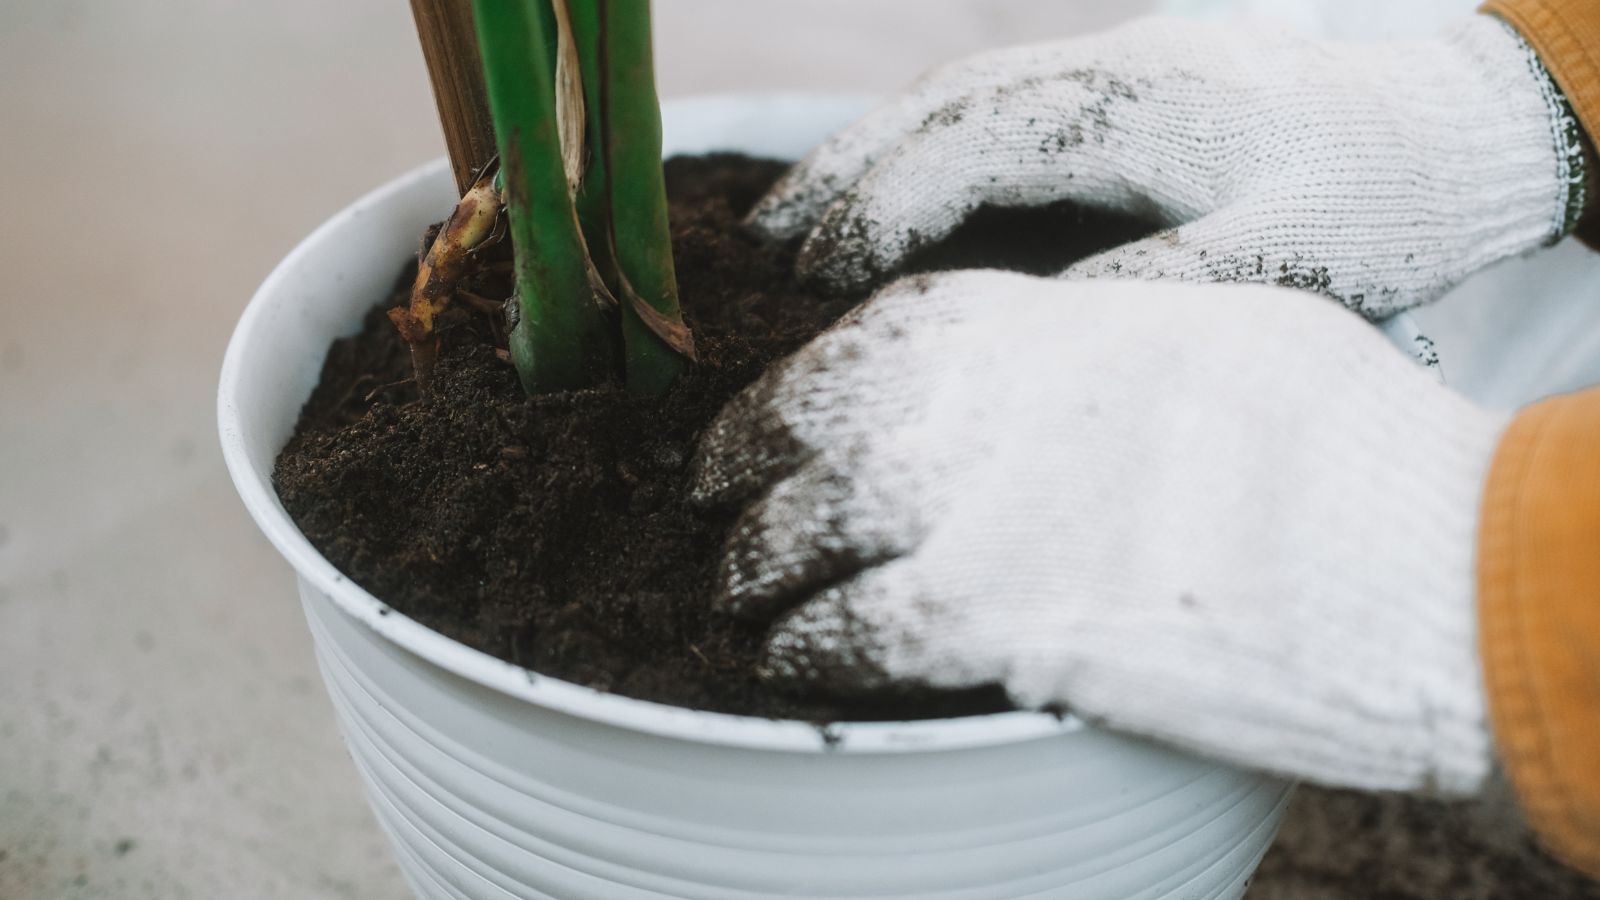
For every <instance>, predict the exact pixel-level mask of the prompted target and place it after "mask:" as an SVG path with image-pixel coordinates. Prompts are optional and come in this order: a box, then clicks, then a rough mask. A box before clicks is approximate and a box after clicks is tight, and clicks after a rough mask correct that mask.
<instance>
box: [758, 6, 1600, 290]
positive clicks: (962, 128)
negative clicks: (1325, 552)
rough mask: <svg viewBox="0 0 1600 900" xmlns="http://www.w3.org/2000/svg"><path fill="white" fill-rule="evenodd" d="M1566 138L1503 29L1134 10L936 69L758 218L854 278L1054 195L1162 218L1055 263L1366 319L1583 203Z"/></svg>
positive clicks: (1573, 142)
mask: <svg viewBox="0 0 1600 900" xmlns="http://www.w3.org/2000/svg"><path fill="white" fill-rule="evenodd" d="M1582 167H1583V152H1582V145H1581V137H1580V132H1579V130H1578V126H1577V124H1576V122H1575V121H1574V120H1573V119H1572V117H1571V115H1570V111H1568V110H1566V106H1565V103H1564V101H1562V100H1561V99H1560V94H1559V92H1558V90H1557V89H1556V88H1555V87H1554V85H1553V83H1552V82H1551V80H1550V77H1549V75H1548V74H1547V73H1546V72H1545V70H1544V68H1543V66H1542V65H1541V64H1540V63H1539V61H1538V59H1537V57H1535V56H1534V54H1533V53H1532V51H1531V50H1529V49H1528V47H1527V45H1526V44H1524V43H1523V41H1522V40H1521V38H1519V37H1518V36H1517V35H1516V34H1515V33H1514V32H1512V31H1511V30H1510V29H1509V28H1508V27H1506V26H1505V25H1503V24H1501V23H1500V22H1498V21H1497V20H1494V19H1491V18H1489V17H1487V16H1474V17H1472V18H1470V19H1469V20H1467V21H1465V22H1463V23H1461V24H1460V25H1459V26H1457V27H1456V28H1455V29H1454V30H1452V31H1450V32H1449V33H1448V34H1446V35H1444V36H1443V37H1441V38H1440V39H1438V40H1435V41H1429V42H1408V43H1392V44H1375V45H1358V44H1336V43H1324V42H1319V41H1314V40H1310V39H1307V38H1304V37H1300V36H1297V35H1295V34H1292V33H1289V32H1286V31H1284V30H1282V29H1280V28H1276V27H1272V26H1269V25H1266V24H1262V23H1246V24H1239V25H1231V26H1228V27H1220V26H1212V25H1202V24H1199V23H1192V22H1183V21H1178V20H1161V19H1149V20H1141V21H1137V22H1134V23H1131V24H1129V25H1126V26H1124V27H1122V28H1119V29H1117V30H1115V31H1111V32H1108V33H1105V34H1101V35H1095V36H1091V37H1086V38H1080V39H1075V40H1067V41H1061V42H1057V43H1050V44H1040V45H1037V46H1026V47H1018V48H1014V49H1007V50H1002V51H998V52H992V53H986V54H983V55H981V56H977V57H975V58H972V59H969V60H967V61H964V62H961V63H957V64H955V65H953V66H950V67H947V68H944V69H941V70H938V71H936V72H934V73H933V74H931V75H929V76H927V77H925V78H924V79H923V80H922V81H920V82H919V83H918V84H917V85H916V86H915V87H913V88H912V89H911V90H910V91H909V92H908V93H906V94H905V95H903V96H901V97H899V98H896V99H895V100H893V101H892V102H890V103H889V104H888V105H887V106H885V107H883V108H880V109H878V110H877V111H876V112H874V113H872V114H871V115H869V116H867V117H866V118H865V119H863V120H862V121H860V122H858V123H856V124H855V125H852V126H850V127H849V128H846V129H845V130H844V131H842V132H840V133H839V134H837V135H835V136H834V137H832V138H831V139H829V140H828V141H827V142H826V143H824V144H823V145H822V146H821V147H819V148H818V149H817V150H816V151H815V152H813V153H812V154H811V155H810V156H809V157H808V158H806V159H805V160H804V161H802V162H801V163H800V164H799V165H798V166H796V167H795V169H794V170H793V171H792V172H791V173H790V174H789V175H788V176H786V177H785V178H784V179H783V180H782V181H781V182H780V183H779V184H778V185H777V186H776V187H775V188H774V190H773V192H772V193H771V194H769V195H768V196H767V197H766V198H765V199H764V200H763V201H762V202H761V203H760V204H759V205H758V206H757V207H756V209H755V210H754V212H753V214H752V216H751V222H752V224H753V225H754V226H755V227H756V228H757V229H758V230H761V231H764V232H766V233H767V234H768V235H771V236H775V237H782V238H789V237H796V236H799V235H801V234H806V233H808V232H809V239H808V240H807V242H806V244H805V246H804V247H803V249H802V251H801V256H800V268H801V271H802V274H805V275H809V276H812V277H815V278H817V279H819V280H821V281H823V282H825V283H827V284H829V285H830V286H832V287H834V288H859V287H862V286H864V285H866V284H869V283H872V282H874V281H876V280H877V279H878V278H879V277H880V276H881V275H882V274H883V273H886V272H889V271H891V270H893V269H894V267H895V266H896V265H897V264H898V263H899V262H900V261H901V260H902V259H903V258H904V257H905V256H906V255H907V254H908V253H909V252H911V251H913V250H915V249H917V248H919V247H921V246H923V245H925V244H927V243H929V242H931V241H934V240H937V239H938V238H940V237H942V236H944V235H945V234H947V233H948V232H949V231H951V230H952V229H953V228H954V227H955V226H956V225H957V224H959V223H960V222H961V220H962V219H963V218H964V217H965V216H966V215H967V214H968V213H970V212H971V211H972V210H973V209H975V208H976V207H978V206H979V205H982V204H994V205H1001V206H1033V205H1039V204H1045V203H1049V202H1052V201H1058V200H1072V201H1076V202H1077V203H1079V204H1082V205H1086V206H1089V207H1093V208H1102V209H1107V210H1115V211H1118V212H1123V213H1128V214H1135V215H1140V216H1146V217H1149V218H1151V219H1153V220H1155V221H1156V222H1157V223H1158V224H1161V225H1165V226H1173V227H1170V228H1169V230H1166V231H1164V232H1161V233H1160V234H1158V235H1156V236H1155V237H1153V238H1151V239H1148V240H1145V241H1142V242H1138V243H1135V244H1131V245H1127V246H1124V247H1121V248H1117V249H1114V250H1111V251H1108V252H1106V253H1104V254H1101V255H1099V256H1097V257H1093V258H1091V259H1089V260H1085V261H1084V262H1082V263H1080V264H1078V265H1077V266H1075V267H1073V268H1072V269H1071V270H1069V274H1070V275H1072V276H1079V277H1095V276H1112V275H1115V276H1119V277H1137V278H1145V279H1155V278H1166V279H1177V280H1184V281H1242V282H1265V283H1273V284H1281V285H1288V286H1293V287H1297V288H1302V289H1307V290H1311V291H1315V292H1318V293H1321V294H1324V295H1327V296H1329V297H1332V298H1335V299H1337V300H1339V301H1340V302H1342V303H1344V304H1345V305H1346V306H1348V307H1350V308H1352V309H1355V310H1357V311H1360V312H1362V313H1364V314H1366V315H1368V316H1371V317H1379V316H1383V315H1388V314H1390V313H1393V312H1396V311H1398V310H1400V309H1404V308H1406V307H1409V306H1413V305H1415V304H1418V303H1422V302H1426V301H1428V300H1432V299H1435V298H1437V297H1438V296H1439V295H1441V294H1443V293H1444V292H1445V291H1447V290H1449V289H1450V288H1451V287H1452V286H1453V285H1455V284H1456V283H1457V282H1459V281H1461V280H1462V279H1464V278H1465V277H1467V276H1468V275H1470V274H1472V273H1473V272H1475V271H1477V270H1478V269H1480V268H1482V267H1484V266H1487V265H1489V264H1490V263H1493V262H1495V261H1497V260H1500V259H1503V258H1505V257H1507V256H1510V255H1513V254H1517V253H1520V252H1523V251H1526V250H1529V249H1532V248H1535V247H1538V246H1540V245H1542V244H1547V243H1550V242H1552V241H1554V240H1556V239H1557V238H1558V237H1560V236H1561V235H1563V234H1565V233H1566V232H1567V231H1570V230H1571V228H1572V226H1573V224H1574V223H1575V221H1576V218H1577V214H1578V213H1579V212H1580V211H1581V208H1582V203H1583V198H1582V193H1583V191H1582Z"/></svg>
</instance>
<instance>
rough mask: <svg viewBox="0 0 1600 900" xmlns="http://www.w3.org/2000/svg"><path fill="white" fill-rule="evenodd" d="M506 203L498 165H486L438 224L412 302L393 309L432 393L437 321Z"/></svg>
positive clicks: (421, 383) (420, 380)
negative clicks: (496, 176)
mask: <svg viewBox="0 0 1600 900" xmlns="http://www.w3.org/2000/svg"><path fill="white" fill-rule="evenodd" d="M504 206H505V203H504V200H503V198H502V197H501V196H500V192H499V191H496V190H495V189H494V167H493V166H489V167H486V168H485V169H484V170H483V172H482V174H480V175H479V176H478V179H477V180H476V181H474V182H473V183H472V186H471V187H470V188H468V189H467V192H466V195H465V196H463V197H462V198H461V202H460V203H457V204H456V208H455V211H454V212H452V213H451V214H450V219H449V221H447V222H445V223H444V227H443V228H440V229H439V234H438V235H437V236H436V237H434V239H433V244H432V246H430V247H429V248H428V252H427V253H426V254H424V255H423V257H422V261H421V262H420V263H419V264H418V265H417V279H416V281H414V282H412V284H411V304H410V305H409V306H404V307H402V306H397V307H395V308H394V309H391V310H389V321H391V322H393V323H394V325H395V328H397V329H399V331H400V336H401V337H403V338H405V341H406V343H407V344H409V345H410V346H411V364H412V368H413V369H414V370H415V372H416V377H417V386H418V387H419V388H420V389H421V390H422V391H423V393H427V390H428V380H429V378H430V377H431V376H432V375H433V364H434V362H435V361H436V360H437V359H438V355H439V338H438V335H436V334H435V333H434V329H433V320H434V318H435V317H436V316H438V314H439V313H441V312H444V310H445V309H446V308H447V307H449V305H450V301H451V300H452V299H454V297H455V293H456V290H457V288H458V286H459V284H460V282H461V277H462V276H463V275H464V274H466V270H467V264H468V262H469V261H470V260H471V257H472V252H473V251H474V250H476V249H478V247H480V246H482V245H483V243H484V242H485V241H487V240H488V239H489V238H490V237H491V236H492V235H493V234H494V233H495V225H496V223H498V222H499V220H500V211H501V210H502V209H503V208H504Z"/></svg>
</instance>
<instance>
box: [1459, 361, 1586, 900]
mask: <svg viewBox="0 0 1600 900" xmlns="http://www.w3.org/2000/svg"><path fill="white" fill-rule="evenodd" d="M1480 528H1481V531H1480V534H1479V542H1478V603H1479V610H1478V615H1479V651H1480V653H1481V655H1482V659H1483V668H1484V681H1485V689H1486V693H1487V697H1488V702H1489V712H1490V718H1491V720H1492V722H1493V726H1494V735H1495V741H1496V745H1497V747H1498V750H1499V752H1500V757H1501V759H1502V760H1503V762H1504V764H1505V767H1506V770H1507V772H1508V773H1509V775H1510V776H1511V781H1512V783H1513V784H1514V785H1515V786H1516V789H1517V794H1518V797H1519V798H1520V800H1521V801H1522V806H1523V809H1524V810H1525V811H1526V813H1527V815H1528V820H1529V822H1530V823H1531V824H1532V825H1533V827H1534V829H1535V830H1536V831H1537V832H1538V833H1539V836H1540V837H1541V839H1542V840H1543V841H1544V843H1545V845H1546V846H1547V847H1548V848H1549V849H1550V850H1551V852H1552V853H1554V854H1555V855H1556V856H1558V857H1560V858H1561V859H1563V860H1565V861H1566V862H1567V863H1569V864H1571V865H1573V866H1576V867H1577V868H1579V869H1581V870H1583V871H1584V872H1586V873H1587V874H1589V875H1591V876H1594V877H1600V388H1591V389H1589V390H1587V391H1584V392H1582V393H1578V394H1569V395H1566V396H1562V397H1556V398H1553V399H1550V400H1545V401H1543V402H1541V403H1538V404H1536V405H1534V406H1532V407H1529V408H1528V409H1526V410H1524V411H1523V412H1522V413H1520V414H1519V415H1518V416H1517V417H1516V418H1515V419H1514V420H1512V423H1511V425H1510V427H1509V428H1507V429H1506V432H1505V434H1504V436H1503V437H1502V438H1501V441H1500V445H1499V448H1498V450H1497V451H1496V454H1495V458H1494V462H1493V464H1492V466H1491V467H1490V472H1489V480H1488V487H1487V489H1486V492H1485V495H1484V503H1483V513H1482V520H1481V525H1480Z"/></svg>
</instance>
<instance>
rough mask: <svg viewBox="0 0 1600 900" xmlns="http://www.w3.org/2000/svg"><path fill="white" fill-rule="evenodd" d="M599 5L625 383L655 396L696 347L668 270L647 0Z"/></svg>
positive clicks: (672, 273) (658, 119) (599, 0)
mask: <svg viewBox="0 0 1600 900" xmlns="http://www.w3.org/2000/svg"><path fill="white" fill-rule="evenodd" d="M596 2H597V3H598V8H599V13H600V64H601V70H602V78H601V81H600V110H601V114H600V118H601V119H602V120H603V133H604V149H605V152H604V154H603V155H604V157H605V167H606V168H605V177H606V179H607V185H608V191H609V197H610V208H611V233H612V236H613V240H614V243H613V248H614V251H615V254H616V266H617V271H618V273H619V278H618V285H617V288H618V290H617V299H618V300H619V301H620V303H621V306H622V342H623V359H624V365H625V366H626V373H627V384H628V389H629V390H630V391H633V392H635V393H641V394H660V393H662V392H664V391H666V389H667V388H668V387H670V386H671V384H672V382H673V380H674V379H676V378H677V377H678V375H679V374H680V373H681V372H682V371H683V369H684V367H685V366H686V365H687V363H688V361H689V360H691V359H693V357H694V343H693V340H692V338H691V337H690V335H689V331H688V329H687V328H685V327H684V325H683V317H682V315H681V314H680V313H679V311H678V280H677V273H676V272H675V271H674V270H673V266H672V238H671V233H670V232H669V230H668V223H667V192H666V184H665V183H664V181H663V180H662V176H661V108H660V105H659V102H658V101H657V99H656V85H655V75H654V71H655V64H654V61H653V60H652V49H651V45H650V0H596Z"/></svg>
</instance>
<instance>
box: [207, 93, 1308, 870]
mask: <svg viewBox="0 0 1600 900" xmlns="http://www.w3.org/2000/svg"><path fill="white" fill-rule="evenodd" d="M861 109H862V101H861V100H860V99H859V98H817V97H804V96H762V97H744V98H738V97H724V98H705V99H697V100H692V101H686V102H678V103H671V104H668V105H667V108H666V149H667V151H668V152H669V153H676V152H699V151H708V150H717V149H732V150H742V151H746V152H751V153H756V154H765V155H778V156H786V157H794V156H797V155H799V154H800V153H802V152H803V151H805V150H806V148H808V147H809V146H811V145H812V144H814V143H816V142H817V141H818V140H819V139H820V138H822V137H823V136H824V135H825V134H826V133H827V132H828V131H830V130H831V129H832V128H834V127H836V126H838V125H840V124H842V123H843V122H844V121H846V120H848V119H849V118H851V117H852V116H854V115H855V114H857V113H859V112H860V111H861ZM453 201H454V193H453V185H452V183H451V179H450V173H449V170H448V169H447V167H446V166H445V165H444V163H443V162H442V161H440V162H435V163H432V164H430V165H427V166H424V167H422V168H420V169H418V170H416V171H414V172H411V173H410V174H407V175H404V176H402V177H400V178H398V179H396V180H395V181H392V182H390V183H389V184H386V185H384V186H383V187H381V188H379V189H378V190H376V191H374V192H372V193H371V194H368V195H367V196H366V197H364V198H362V199H361V200H359V201H357V202H356V203H355V204H353V205H352V206H350V207H349V208H347V209H345V210H344V211H343V212H340V213H339V214H338V215H336V216H334V217H333V218H332V219H330V220H329V221H328V222H327V223H326V224H324V225H323V226H322V227H321V228H319V229H317V230H316V231H315V232H314V233H313V234H312V235H311V236H310V237H308V238H306V240H305V241H304V242H302V243H301V244H300V246H299V247H296V248H295V250H294V251H293V252H292V253H290V254H289V256H288V257H287V258H286V259H285V260H284V261H283V262H282V263H281V264H280V265H279V266H278V268H277V269H276V270H275V271H273V273H272V275H271V276H270V277H268V278H267V280H266V282H265V283H264V284H263V285H262V286H261V289H260V291H258V292H257V294H256V295H255V297H254V299H252V300H251V302H250V305H249V308H248V309H247V310H246V311H245V314H244V317H243V318H242V319H241V320H240V322H239V327H238V330H237V331H236V332H235V334H234V336H233V341H232V343H231V344H230V345H229V347H228V353H227V359H226V362H225V363H224V365H223V371H222V386H221V393H220V397H219V404H218V405H219V412H218V415H219V419H220V428H221V436H222V447H223V452H224V454H225V456H226V458H227V462H228V466H229V469H230V471H231V472H232V475H233V478H234V481H235V484H236V485H237V487H238V490H239V494H240V496H241V497H243V499H244V502H245V505H246V506H247V507H248V508H249V510H250V513H251V515H252V516H254V517H255V520H256V522H257V524H259V525H260V527H261V529H262V530H263V531H264V532H266V535H267V537H268V538H269V539H271V541H272V543H273V544H274V545H275V546H276V547H277V548H278V550H279V551H280V552H281V553H283V555H284V556H285V557H286V558H287V559H288V560H289V562H290V564H292V565H293V566H294V569H295V572H296V573H297V575H298V577H299V586H300V596H301V599H302V601H303V602H304V605H305V611H306V618H307V620H308V621H309V622H310V626H311V633H312V636H313V638H314V640H315V644H316V652H317V658H318V661H319V663H320V664H321V667H322V673H323V677H324V679H325V680H326V682H327V686H328V693H329V694H330V695H331V696H332V698H333V703H334V707H335V709H336V710H337V713H338V719H339V724H340V727H341V728H342V729H343V731H344V736H345V740H346V742H347V743H348V745H349V749H350V753H351V756H352V757H353V758H354V760H355V763H356V767H357V769H358V770H359V771H360V773H361V777H362V779H363V781H364V782H365V784H366V788H367V796H368V798H369V800H370V802H371V804H372V808H373V811H374V812H375V813H376V814H377V818H378V822H379V823H380V824H381V825H382V826H383V828H384V830H385V831H386V832H387V833H388V835H389V837H390V839H391V841H392V843H393V846H394V850H395V854H396V856H397V857H398V859H399V862H400V865H401V867H402V868H403V870H404V872H405V875H406V878H407V879H408V880H409V881H410V884H411V886H412V887H413V888H414V889H415V891H416V892H417V894H418V895H420V896H422V897H428V898H510V897H516V898H557V900H628V898H643V897H686V898H706V900H711V898H771V897H879V898H882V897H899V898H918V900H956V898H972V900H976V898H1003V897H1004V898H1009V897H1072V898H1080V900H1093V898H1105V900H1130V898H1155V897H1172V898H1178V897H1182V898H1218V897H1221V898H1231V897H1237V896H1239V895H1240V894H1241V893H1242V892H1243V889H1244V884H1245V880H1246V878H1247V877H1248V876H1249V874H1250V872H1251V871H1252V870H1253V869H1254V868H1255V865H1256V863H1257V862H1258V861H1259V860H1260V858H1261V855H1262V853H1263V852H1265V850H1266V848H1267V845H1268V843H1269V842H1270V841H1271V839H1272V836H1273V833H1274V831H1275V829H1276V827H1277V822H1278V818H1279V816H1280V815H1281V813H1282V810H1283V807H1284V804H1285V803H1286V802H1287V799H1288V796H1289V792H1290V787H1289V785H1287V784H1285V783H1284V782H1281V781H1277V780H1273V779H1271V778H1266V777H1262V776H1260V775H1256V774H1252V773H1248V772H1242V771H1238V770H1235V769H1231V768H1227V767H1224V766H1219V765H1216V764H1214V763H1211V762H1206V761H1203V760H1199V759H1195V758H1192V757H1189V756H1186V755H1184V754H1181V753H1177V752H1173V751H1171V750H1167V749H1164V748H1161V747H1157V746H1154V745H1151V744H1147V743H1144V742H1141V741H1137V740H1133V739H1129V738H1124V737H1119V736H1116V735H1112V734H1108V733H1104V732H1101V731H1097V730H1094V729H1092V728H1088V727H1086V726H1084V725H1083V724H1082V723H1080V722H1078V721H1076V720H1074V719H1071V718H1067V719H1063V720H1058V719H1056V718H1054V717H1052V716H1048V715H1042V714H1037V713H1020V712H1019V713H1007V714H1002V715H991V716H981V717H974V718H966V719H954V720H945V721H932V722H913V723H868V724H846V725H836V726H831V727H828V728H826V729H822V728H818V727H814V726H812V725H809V724H805V723H801V722H785V721H769V720H765V719H755V718H746V717H738V716H728V715H719V714H713V713H705V712H696V711H691V710H686V709H678V708H674V707H668V706H662V705H658V704H653V703H646V702H642V701H638V700H630V699H627V698H624V697H618V696H612V695H609V694H604V693H600V692H597V691H593V690H590V689H588V688H584V687H579V686H577V685H573V684H569V683H565V682H562V681H558V680H556V679H553V678H546V677H543V676H540V675H538V674H536V673H533V672H530V671H528V670H526V669H523V668H520V667H518V666H514V665H511V664H509V663H506V662H502V661H500V660H497V659H494V658H493V657H490V656H487V655H485V654H483V653H480V652H478V651H476V650H472V649H469V648H467V647H465V646H463V645H461V644H458V643H455V642H454V641H451V640H449V639H447V638H445V637H442V636H441V635H439V634H437V633H435V632H433V631H430V630H428V629H427V628H424V627H423V626H422V625H420V624H418V623H416V622H414V621H412V620H410V619H408V618H406V617H405V616H402V615H400V614H399V613H396V612H394V611H392V610H391V609H389V607H387V606H386V605H385V604H384V603H383V601H382V599H381V598H378V597H374V596H372V595H371V594H369V593H367V592H366V591H365V590H363V589H362V588H361V587H360V586H359V585H357V584H355V583H353V582H351V581H350V580H349V579H348V578H347V577H345V576H344V575H343V574H341V573H340V572H338V571H337V570H336V569H334V567H333V566H332V565H331V564H330V563H329V562H328V561H327V560H325V559H323V558H322V556H321V555H320V554H318V553H317V551H316V550H315V549H314V548H312V546H311V545H310V544H309V543H308V542H307V541H306V539H305V538H304V537H303V536H302V535H301V534H300V532H299V530H298V529H297V528H296V527H295V524H294V522H293V521H291V520H290V519H289V517H288V515H286V514H285V512H284V510H283V508H282V506H281V505H280V504H279V502H278V498H277V496H276V495H275V493H274V492H273V489H272V485H271V471H272V465H273V459H274V457H275V456H276V455H277V453H278V451H279V449H280V448H281V447H282V446H283V444H284V442H285V441H286V440H287V439H288V437H289V435H290V432H291V431H292V429H293V428H294V424H295V420H296V418H297V416H298V415H299V412H300V407H301V404H302V403H304V402H305V400H306V398H307V397H308V396H309V395H310V393H311V389H312V387H313V385H314V383H315V382H316V380H317V377H318V374H319V371H320V368H321V363H322V359H323V356H324V354H325V353H326V352H327V349H328V345H329V343H330V342H331V341H332V340H333V339H334V338H336V337H339V336H341V335H347V334H350V333H352V332H354V331H356V330H357V329H358V327H359V324H360V321H361V317H362V314H363V313H365V312H366V310H367V309H368V308H369V307H370V306H371V305H372V304H373V303H374V302H375V301H377V300H378V299H379V298H381V297H383V296H384V295H385V292H386V291H387V290H388V288H389V286H390V285H391V284H392V283H393V281H394V277H395V272H396V271H397V270H398V267H399V265H400V263H401V262H402V261H403V260H404V259H405V258H406V256H407V255H408V254H410V253H412V252H413V251H414V248H415V247H416V242H417V235H419V234H421V233H422V230H423V228H424V227H425V226H426V225H427V224H428V223H429V222H432V221H436V220H438V219H439V218H441V217H442V216H443V215H444V214H445V212H446V211H447V210H448V209H449V208H450V205H451V204H452V203H453Z"/></svg>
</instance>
